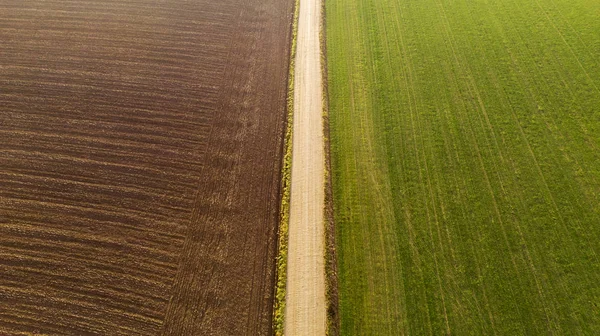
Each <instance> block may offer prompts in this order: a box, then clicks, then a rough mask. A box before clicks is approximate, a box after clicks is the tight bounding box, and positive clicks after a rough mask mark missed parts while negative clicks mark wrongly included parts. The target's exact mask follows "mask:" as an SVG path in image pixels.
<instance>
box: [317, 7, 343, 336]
mask: <svg viewBox="0 0 600 336" xmlns="http://www.w3.org/2000/svg"><path fill="white" fill-rule="evenodd" d="M326 7H327V6H326V3H325V1H322V2H321V20H320V25H321V29H320V36H319V39H320V43H321V78H322V82H321V85H322V91H323V146H324V148H323V151H324V154H325V205H324V207H325V209H324V211H323V213H324V215H325V218H324V222H325V276H326V278H325V281H326V283H325V286H326V292H325V295H326V299H327V335H329V336H338V335H339V334H340V315H339V290H338V267H337V250H336V246H337V245H336V239H335V217H334V210H333V209H334V207H333V181H332V176H331V155H330V147H331V143H330V134H329V133H330V131H329V94H328V92H329V91H328V75H327V71H328V70H327V10H326Z"/></svg>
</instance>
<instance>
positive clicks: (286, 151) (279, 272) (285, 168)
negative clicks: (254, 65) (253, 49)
mask: <svg viewBox="0 0 600 336" xmlns="http://www.w3.org/2000/svg"><path fill="white" fill-rule="evenodd" d="M299 3H300V0H294V11H293V15H294V17H293V18H292V25H291V27H290V29H291V36H292V37H291V42H290V61H289V72H288V90H287V111H286V113H287V116H286V120H285V124H286V125H285V137H284V140H283V148H282V151H283V163H282V167H281V205H280V210H279V215H280V222H279V230H278V231H279V232H278V238H277V267H276V269H275V273H276V274H275V277H276V283H275V300H274V304H273V333H274V334H275V335H277V336H280V335H283V329H284V325H285V297H286V283H287V254H288V225H289V221H290V183H291V172H292V139H293V121H294V71H295V63H296V44H297V43H296V42H297V41H296V37H297V34H298V11H299V9H300V6H299Z"/></svg>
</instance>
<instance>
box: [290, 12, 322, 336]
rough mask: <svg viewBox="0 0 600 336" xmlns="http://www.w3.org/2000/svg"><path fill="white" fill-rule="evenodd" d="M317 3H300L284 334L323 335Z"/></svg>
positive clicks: (319, 14)
mask: <svg viewBox="0 0 600 336" xmlns="http://www.w3.org/2000/svg"><path fill="white" fill-rule="evenodd" d="M320 20H321V1H320V0H300V13H299V22H298V40H297V42H298V44H297V50H296V68H295V86H294V125H293V129H294V136H293V145H292V148H293V154H292V176H291V179H292V181H291V200H290V203H291V206H290V224H289V246H288V270H287V276H288V279H287V298H286V312H285V321H286V322H285V334H286V335H287V336H294V335H311V336H319V335H325V330H326V318H325V316H326V315H325V307H326V300H325V256H324V253H325V242H324V240H325V235H324V216H323V207H324V170H325V158H324V151H323V120H322V112H323V106H322V91H321V90H322V89H321V88H322V86H321V45H320V41H319V30H320Z"/></svg>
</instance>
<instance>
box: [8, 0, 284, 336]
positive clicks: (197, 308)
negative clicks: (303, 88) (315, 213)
mask: <svg viewBox="0 0 600 336" xmlns="http://www.w3.org/2000/svg"><path fill="white" fill-rule="evenodd" d="M292 6H293V3H292V1H290V0H285V1H277V0H264V1H259V0H223V1H209V0H198V1H184V0H171V1H152V0H137V1H135V0H134V1H121V0H118V1H117V0H77V1H75V0H72V1H68V0H48V1H41V0H40V1H20V0H19V1H17V0H8V1H2V2H1V3H0V334H2V335H5V334H7V335H18V334H31V333H43V334H53V335H93V334H97V335H244V334H249V335H256V334H268V333H269V332H270V330H271V315H272V300H273V284H274V265H275V264H274V260H275V247H276V246H275V244H276V239H275V238H276V227H277V220H278V208H279V186H280V183H279V181H280V165H281V145H282V136H283V126H284V116H285V99H286V81H287V70H288V54H289V38H290V24H291V20H292Z"/></svg>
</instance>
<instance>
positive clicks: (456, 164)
mask: <svg viewBox="0 0 600 336" xmlns="http://www.w3.org/2000/svg"><path fill="white" fill-rule="evenodd" d="M326 4H327V7H326V8H327V62H328V63H327V68H328V94H329V120H330V136H331V160H332V179H333V195H334V207H335V211H334V213H335V222H336V235H337V238H336V241H337V244H338V245H337V257H338V275H339V302H340V315H341V333H342V334H343V335H401V334H413V335H423V334H433V335H440V334H448V335H449V334H455V335H464V334H477V335H489V334H500V335H541V334H561V335H563V334H588V335H592V334H600V313H599V312H600V286H599V285H598V284H599V283H600V257H599V255H600V230H598V224H599V223H600V89H599V88H600V34H598V32H600V16H599V15H600V14H599V13H600V4H599V3H598V2H597V1H594V0H573V1H566V0H506V1H479V0H423V1H404V0H348V1H341V0H327V1H326Z"/></svg>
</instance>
